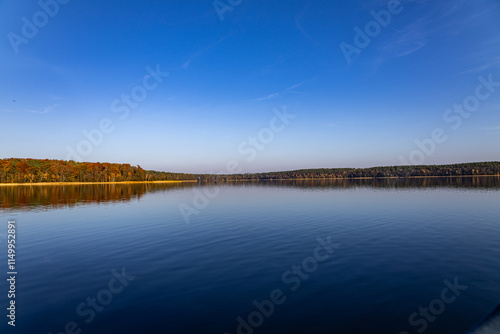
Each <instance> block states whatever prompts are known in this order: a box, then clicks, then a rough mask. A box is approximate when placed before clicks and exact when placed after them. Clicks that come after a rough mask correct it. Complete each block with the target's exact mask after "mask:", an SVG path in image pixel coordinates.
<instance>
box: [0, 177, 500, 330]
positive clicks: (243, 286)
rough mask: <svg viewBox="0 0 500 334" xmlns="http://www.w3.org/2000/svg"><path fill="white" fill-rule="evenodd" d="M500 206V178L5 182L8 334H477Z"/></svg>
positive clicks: (499, 257) (1, 208)
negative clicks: (12, 250) (11, 233)
mask: <svg viewBox="0 0 500 334" xmlns="http://www.w3.org/2000/svg"><path fill="white" fill-rule="evenodd" d="M499 204H500V179H499V178H498V177H474V178H443V179H441V178H432V179H410V180H398V179H380V180H351V181H341V180H330V181H328V180H326V181H314V182H312V181H276V182H260V183H252V182H247V183H234V184H218V185H213V184H212V185H198V184H182V185H179V184H134V185H131V184H128V185H127V184H120V185H78V186H77V185H73V186H71V185H67V186H55V185H54V186H8V187H0V215H1V220H2V224H1V226H3V227H2V228H1V230H0V250H1V252H0V261H1V263H2V266H1V267H2V268H3V270H2V272H1V273H0V275H2V277H3V279H2V280H1V284H0V288H1V289H2V291H1V293H0V296H1V297H0V302H1V308H2V310H3V311H2V324H1V325H0V328H1V332H2V333H8V332H9V333H10V332H12V333H53V334H56V333H218V334H224V333H230V334H233V333H246V334H250V333H274V334H276V333H385V334H390V333H393V334H399V333H401V332H403V333H405V332H406V333H428V334H431V333H451V334H453V333H457V334H458V333H464V332H465V331H466V330H467V329H469V327H471V326H472V325H474V324H475V323H476V322H477V321H479V320H481V319H482V318H483V317H484V316H486V315H487V314H488V313H490V312H491V311H492V310H493V309H494V308H495V307H496V305H498V303H500V205H499ZM8 220H15V221H16V223H15V226H16V271H17V275H16V292H15V303H16V304H15V305H16V322H15V324H16V326H15V328H10V327H11V326H9V325H8V324H7V322H8V321H9V318H8V317H6V316H5V315H6V314H7V312H8V311H7V310H6V308H7V307H8V305H9V304H8V303H9V302H10V299H8V298H7V294H8V290H9V284H8V282H7V281H6V278H9V276H8V275H7V272H8V268H7V233H8V231H7V221H8Z"/></svg>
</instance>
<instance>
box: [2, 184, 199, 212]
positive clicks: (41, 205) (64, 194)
mask: <svg viewBox="0 0 500 334" xmlns="http://www.w3.org/2000/svg"><path fill="white" fill-rule="evenodd" d="M193 185H194V184H193V183H138V184H133V183H124V184H116V183H115V184H79V185H71V184H67V185H33V186H28V185H20V186H2V187H0V211H2V210H3V211H29V210H33V209H38V210H49V209H60V208H64V207H74V206H79V205H87V204H113V203H119V202H129V201H132V200H138V199H140V198H141V197H143V196H144V195H146V194H148V193H158V192H165V191H170V190H178V189H182V188H188V187H192V186H193Z"/></svg>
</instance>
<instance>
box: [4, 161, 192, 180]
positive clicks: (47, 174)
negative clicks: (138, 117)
mask: <svg viewBox="0 0 500 334" xmlns="http://www.w3.org/2000/svg"><path fill="white" fill-rule="evenodd" d="M185 180H195V177H194V175H191V174H183V173H167V172H157V171H152V170H144V169H142V168H141V166H131V165H130V164H115V163H108V162H104V163H100V162H75V161H64V160H48V159H45V160H40V159H15V158H10V159H2V160H0V183H40V182H132V181H185Z"/></svg>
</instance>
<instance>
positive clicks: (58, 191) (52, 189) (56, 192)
mask: <svg viewBox="0 0 500 334" xmlns="http://www.w3.org/2000/svg"><path fill="white" fill-rule="evenodd" d="M206 185H210V186H213V184H209V183H202V184H196V183H140V184H88V185H81V184H80V185H71V184H68V185H32V186H28V185H21V186H2V187H0V211H6V212H10V211H29V210H33V209H38V210H50V209H60V208H64V207H74V206H79V205H87V204H112V203H118V202H128V201H132V200H138V199H140V198H141V197H142V196H144V195H146V194H148V193H159V192H166V191H172V190H181V189H188V188H193V187H203V186H206ZM217 185H220V186H224V187H290V188H302V189H316V190H321V189H323V190H328V189H338V190H340V189H352V188H380V189H388V190H395V189H410V188H415V189H417V188H458V189H460V188H463V189H477V190H499V189H500V177H496V176H491V177H433V178H408V179H398V178H375V179H314V180H272V181H246V182H241V181H238V182H229V183H218V184H217Z"/></svg>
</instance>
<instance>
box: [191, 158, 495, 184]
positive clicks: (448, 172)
mask: <svg viewBox="0 0 500 334" xmlns="http://www.w3.org/2000/svg"><path fill="white" fill-rule="evenodd" d="M467 175H500V162H498V161H496V162H475V163H463V164H453V165H422V166H387V167H373V168H321V169H300V170H293V171H285V172H271V173H252V174H233V175H210V174H204V175H197V176H196V177H197V179H198V180H199V181H205V182H213V181H215V182H227V181H239V180H281V179H321V178H340V179H342V178H363V177H372V178H382V177H415V176H467Z"/></svg>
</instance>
